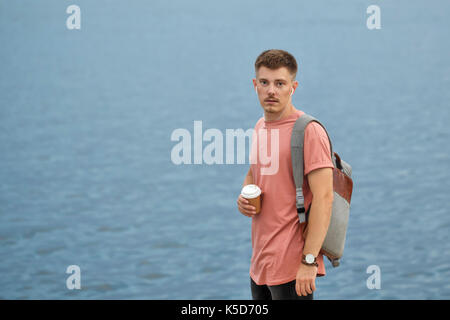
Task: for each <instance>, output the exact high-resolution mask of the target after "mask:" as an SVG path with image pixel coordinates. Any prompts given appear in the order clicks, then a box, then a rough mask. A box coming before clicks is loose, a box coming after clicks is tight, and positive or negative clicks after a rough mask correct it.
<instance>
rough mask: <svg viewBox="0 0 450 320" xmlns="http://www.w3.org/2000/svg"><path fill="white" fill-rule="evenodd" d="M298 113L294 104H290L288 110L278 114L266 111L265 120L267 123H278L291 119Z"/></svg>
mask: <svg viewBox="0 0 450 320" xmlns="http://www.w3.org/2000/svg"><path fill="white" fill-rule="evenodd" d="M295 111H296V109H295V107H294V106H293V105H292V104H289V105H288V106H287V107H286V108H284V109H283V110H282V111H280V112H278V113H268V112H266V111H264V120H265V121H277V120H283V119H286V118H287V117H289V116H290V115H291V114H293V113H294V112H295Z"/></svg>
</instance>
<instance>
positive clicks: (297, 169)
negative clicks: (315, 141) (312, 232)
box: [291, 113, 336, 223]
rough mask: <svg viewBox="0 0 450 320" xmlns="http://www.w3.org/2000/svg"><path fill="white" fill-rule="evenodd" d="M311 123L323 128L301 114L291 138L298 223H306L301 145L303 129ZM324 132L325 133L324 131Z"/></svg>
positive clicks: (303, 134) (303, 136)
mask: <svg viewBox="0 0 450 320" xmlns="http://www.w3.org/2000/svg"><path fill="white" fill-rule="evenodd" d="M311 121H316V122H317V123H319V124H320V125H321V126H322V127H323V125H322V124H321V123H320V122H319V121H318V120H317V119H316V118H314V117H312V116H310V115H309V114H306V113H305V114H302V115H301V116H300V117H299V118H298V119H297V121H296V122H295V124H294V127H293V129H292V136H291V158H292V171H293V174H294V181H295V193H296V197H295V198H296V206H297V212H298V218H299V220H300V223H303V222H306V213H305V199H304V196H303V173H304V163H303V145H304V138H305V128H306V125H307V124H308V123H310V122H311ZM324 129H325V127H324ZM325 132H327V130H326V129H325ZM327 135H328V132H327ZM328 141H329V142H330V151H331V160H332V161H333V165H334V166H335V167H336V159H335V158H334V155H333V147H332V145H331V140H330V137H329V136H328Z"/></svg>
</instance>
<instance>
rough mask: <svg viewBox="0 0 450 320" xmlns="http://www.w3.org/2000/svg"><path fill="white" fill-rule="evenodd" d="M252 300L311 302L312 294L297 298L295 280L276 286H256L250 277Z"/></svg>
mask: <svg viewBox="0 0 450 320" xmlns="http://www.w3.org/2000/svg"><path fill="white" fill-rule="evenodd" d="M250 286H251V289H252V298H253V300H312V299H313V295H314V293H311V294H308V295H307V296H299V295H297V292H296V291H295V280H293V281H291V282H288V283H283V284H280V285H276V286H267V285H265V284H264V285H261V286H260V285H257V284H256V283H255V281H253V279H252V278H251V277H250Z"/></svg>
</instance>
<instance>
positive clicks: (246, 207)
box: [237, 168, 256, 218]
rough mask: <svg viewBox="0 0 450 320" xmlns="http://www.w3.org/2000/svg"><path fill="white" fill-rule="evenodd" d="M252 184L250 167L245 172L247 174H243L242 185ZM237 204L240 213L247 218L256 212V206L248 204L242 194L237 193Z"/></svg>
mask: <svg viewBox="0 0 450 320" xmlns="http://www.w3.org/2000/svg"><path fill="white" fill-rule="evenodd" d="M248 184H253V175H252V169H251V168H250V169H249V170H248V172H247V175H246V176H245V179H244V183H243V184H242V187H244V186H246V185H248ZM237 205H238V209H239V212H240V213H242V214H243V215H244V216H247V217H249V218H251V217H253V216H254V215H255V214H256V210H255V209H256V208H255V207H254V206H252V205H250V204H249V202H248V200H247V199H245V198H243V197H242V195H241V194H240V193H239V197H238V200H237Z"/></svg>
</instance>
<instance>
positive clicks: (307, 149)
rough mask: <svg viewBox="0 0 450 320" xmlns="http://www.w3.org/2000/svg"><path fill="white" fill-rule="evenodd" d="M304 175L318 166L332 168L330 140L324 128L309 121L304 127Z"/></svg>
mask: <svg viewBox="0 0 450 320" xmlns="http://www.w3.org/2000/svg"><path fill="white" fill-rule="evenodd" d="M303 157H304V164H305V169H304V175H305V176H306V175H307V174H308V173H310V172H311V171H313V170H315V169H319V168H333V167H334V166H333V162H332V161H331V151H330V142H329V141H328V136H327V133H326V132H325V130H324V128H323V127H322V126H321V125H320V124H318V123H317V122H310V123H309V124H308V125H307V126H306V129H305V140H304V150H303Z"/></svg>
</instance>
